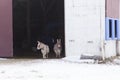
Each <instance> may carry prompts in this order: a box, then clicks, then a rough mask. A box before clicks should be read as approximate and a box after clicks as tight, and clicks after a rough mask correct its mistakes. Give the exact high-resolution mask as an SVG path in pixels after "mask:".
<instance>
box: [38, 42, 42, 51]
mask: <svg viewBox="0 0 120 80" xmlns="http://www.w3.org/2000/svg"><path fill="white" fill-rule="evenodd" d="M37 49H38V50H40V49H41V42H40V41H37Z"/></svg>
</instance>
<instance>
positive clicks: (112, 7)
mask: <svg viewBox="0 0 120 80" xmlns="http://www.w3.org/2000/svg"><path fill="white" fill-rule="evenodd" d="M106 17H111V18H119V0H106Z"/></svg>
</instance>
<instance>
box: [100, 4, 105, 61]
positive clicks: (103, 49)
mask: <svg viewBox="0 0 120 80" xmlns="http://www.w3.org/2000/svg"><path fill="white" fill-rule="evenodd" d="M101 17H102V16H101V3H100V48H101V54H102V60H103V61H105V45H104V40H103V32H102V25H101V24H102V22H101Z"/></svg>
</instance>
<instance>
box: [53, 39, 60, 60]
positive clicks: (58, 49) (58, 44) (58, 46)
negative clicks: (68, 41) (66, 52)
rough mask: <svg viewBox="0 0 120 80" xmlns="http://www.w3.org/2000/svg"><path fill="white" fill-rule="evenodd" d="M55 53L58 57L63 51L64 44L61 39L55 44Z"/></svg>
mask: <svg viewBox="0 0 120 80" xmlns="http://www.w3.org/2000/svg"><path fill="white" fill-rule="evenodd" d="M53 50H54V52H55V54H56V58H60V57H61V56H60V54H61V51H62V46H61V39H57V43H56V44H55V45H54V48H53Z"/></svg>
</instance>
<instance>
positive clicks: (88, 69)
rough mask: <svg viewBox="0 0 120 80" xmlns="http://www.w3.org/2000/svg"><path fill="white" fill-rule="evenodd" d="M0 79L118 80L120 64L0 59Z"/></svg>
mask: <svg viewBox="0 0 120 80" xmlns="http://www.w3.org/2000/svg"><path fill="white" fill-rule="evenodd" d="M118 62H119V61H118ZM0 80H120V65H115V64H114V65H113V64H87V63H74V62H70V61H67V60H64V59H44V60H43V59H0Z"/></svg>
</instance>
